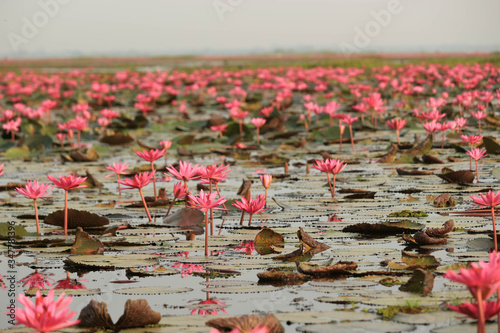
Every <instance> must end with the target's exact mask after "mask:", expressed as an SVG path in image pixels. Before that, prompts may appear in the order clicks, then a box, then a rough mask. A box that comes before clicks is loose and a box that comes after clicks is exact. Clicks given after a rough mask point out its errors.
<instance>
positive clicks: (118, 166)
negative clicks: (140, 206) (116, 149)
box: [104, 162, 129, 195]
mask: <svg viewBox="0 0 500 333" xmlns="http://www.w3.org/2000/svg"><path fill="white" fill-rule="evenodd" d="M128 167H129V165H128V164H127V163H121V162H119V163H116V162H113V165H111V164H108V165H107V166H106V169H108V170H111V171H113V172H114V173H115V174H116V180H117V181H118V180H120V175H127V174H128V172H125V170H127V169H128ZM111 176H113V174H109V175H106V176H104V177H111ZM118 195H122V190H121V188H120V183H118Z"/></svg>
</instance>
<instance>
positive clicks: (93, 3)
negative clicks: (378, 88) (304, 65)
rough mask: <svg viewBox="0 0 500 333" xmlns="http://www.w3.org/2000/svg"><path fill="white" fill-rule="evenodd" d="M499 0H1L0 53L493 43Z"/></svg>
mask: <svg viewBox="0 0 500 333" xmlns="http://www.w3.org/2000/svg"><path fill="white" fill-rule="evenodd" d="M499 12H500V1H498V0H477V1H472V0H1V2H0V59H1V58H38V57H68V56H73V57H76V56H139V55H140V56H143V55H154V56H170V55H172V56H173V55H228V54H258V53H279V52H308V53H313V52H337V53H357V52H461V51H466V52H476V51H499V50H500V34H499V32H500V20H498V17H497V16H498V13H499Z"/></svg>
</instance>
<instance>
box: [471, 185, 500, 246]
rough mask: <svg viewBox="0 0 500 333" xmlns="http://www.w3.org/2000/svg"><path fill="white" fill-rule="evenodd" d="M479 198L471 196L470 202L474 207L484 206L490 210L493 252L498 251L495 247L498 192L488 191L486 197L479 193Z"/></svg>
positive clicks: (499, 198)
mask: <svg viewBox="0 0 500 333" xmlns="http://www.w3.org/2000/svg"><path fill="white" fill-rule="evenodd" d="M479 196H480V197H475V196H473V195H471V196H470V197H471V199H472V201H474V203H475V204H476V205H479V206H485V207H490V208H491V219H492V220H493V242H494V244H495V251H497V250H498V246H497V228H496V223H495V206H498V205H499V204H500V191H499V192H497V193H496V194H495V192H493V191H491V190H489V191H488V193H487V194H486V195H484V194H482V193H479Z"/></svg>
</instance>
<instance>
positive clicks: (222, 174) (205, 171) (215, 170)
mask: <svg viewBox="0 0 500 333" xmlns="http://www.w3.org/2000/svg"><path fill="white" fill-rule="evenodd" d="M229 166H230V165H225V166H224V165H222V164H221V165H220V166H217V164H214V165H208V166H206V167H204V166H200V167H198V175H199V177H200V178H201V181H200V183H202V184H218V183H220V182H223V181H225V180H228V178H226V177H227V174H228V173H229V171H231V169H229Z"/></svg>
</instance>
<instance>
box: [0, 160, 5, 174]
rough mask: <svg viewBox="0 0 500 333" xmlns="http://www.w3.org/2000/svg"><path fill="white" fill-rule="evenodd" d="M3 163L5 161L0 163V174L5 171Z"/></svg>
mask: <svg viewBox="0 0 500 333" xmlns="http://www.w3.org/2000/svg"><path fill="white" fill-rule="evenodd" d="M4 165H5V163H2V164H0V176H1V175H3V174H4V173H5V172H3V167H4Z"/></svg>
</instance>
